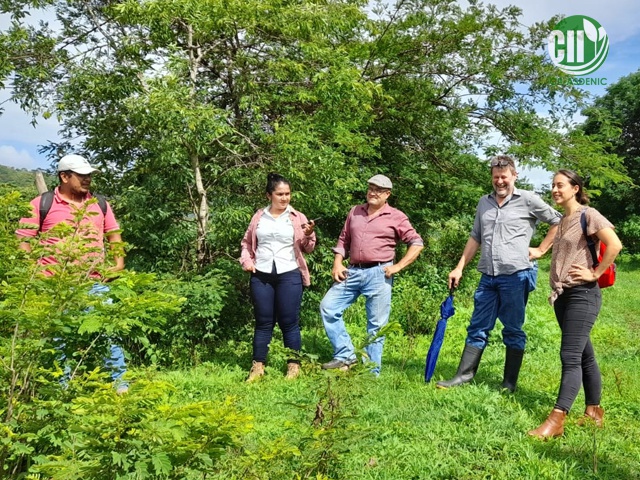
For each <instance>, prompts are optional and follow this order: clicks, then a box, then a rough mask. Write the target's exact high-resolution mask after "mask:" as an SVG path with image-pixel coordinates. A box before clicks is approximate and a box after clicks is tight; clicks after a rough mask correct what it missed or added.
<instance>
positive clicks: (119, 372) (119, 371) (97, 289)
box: [53, 283, 129, 387]
mask: <svg viewBox="0 0 640 480" xmlns="http://www.w3.org/2000/svg"><path fill="white" fill-rule="evenodd" d="M107 293H109V287H107V286H106V285H104V284H102V283H94V284H93V286H92V287H91V290H89V295H99V296H102V295H106V294H107ZM104 303H105V304H107V305H109V304H111V303H113V299H111V298H107V299H105V300H104ZM91 309H93V307H89V308H87V309H86V310H85V312H89V311H91ZM53 340H54V342H55V343H56V344H57V346H56V347H55V348H56V350H62V349H64V346H65V344H64V341H63V340H62V339H61V338H54V339H53ZM66 359H67V357H66V355H65V354H64V353H62V354H61V355H60V357H59V361H60V362H61V363H64V362H65V361H66ZM104 367H105V369H106V370H108V371H110V372H111V380H113V382H114V384H115V386H116V387H128V386H129V384H128V383H127V382H124V381H123V380H122V376H123V375H124V374H125V373H126V372H127V364H126V361H125V356H124V350H122V347H121V346H120V345H117V344H116V343H113V341H112V339H109V357H105V358H104ZM70 374H71V368H70V367H69V365H66V366H65V367H64V374H63V376H62V379H61V383H62V384H63V385H67V384H68V382H69V377H70Z"/></svg>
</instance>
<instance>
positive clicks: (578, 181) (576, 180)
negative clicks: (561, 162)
mask: <svg viewBox="0 0 640 480" xmlns="http://www.w3.org/2000/svg"><path fill="white" fill-rule="evenodd" d="M556 175H564V176H565V177H567V178H568V179H569V183H570V184H571V185H573V186H576V185H577V186H578V192H577V193H576V200H577V201H578V203H579V204H580V205H589V197H588V196H587V194H586V192H585V191H584V180H582V177H581V176H580V175H578V174H577V173H576V172H574V171H573V170H567V169H565V168H561V169H560V170H558V171H557V172H556ZM554 177H555V175H554Z"/></svg>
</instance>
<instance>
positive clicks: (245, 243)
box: [240, 207, 316, 287]
mask: <svg viewBox="0 0 640 480" xmlns="http://www.w3.org/2000/svg"><path fill="white" fill-rule="evenodd" d="M263 213H264V208H261V209H260V210H258V211H257V212H256V213H255V215H254V216H253V218H252V219H251V222H250V223H249V228H247V231H246V232H245V234H244V238H243V239H242V242H241V243H240V245H241V247H242V250H241V252H240V264H241V265H242V268H247V267H249V266H250V265H251V264H254V263H255V258H256V247H257V245H258V239H257V236H256V230H257V229H258V222H259V221H260V217H262V214H263ZM290 215H291V222H292V223H293V252H294V255H295V257H296V263H297V264H298V268H299V269H300V273H301V275H302V284H303V285H304V286H305V287H308V286H309V285H311V276H310V275H309V267H307V262H306V260H305V259H304V256H303V255H302V254H303V253H311V252H313V249H314V248H315V247H316V234H315V232H313V233H312V234H311V235H309V236H306V235H305V234H304V232H303V231H302V225H303V224H305V223H307V222H308V221H309V220H308V219H307V217H306V216H305V215H304V213H302V212H298V211H297V210H296V209H294V208H293V207H291V213H290Z"/></svg>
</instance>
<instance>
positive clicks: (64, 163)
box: [58, 155, 100, 175]
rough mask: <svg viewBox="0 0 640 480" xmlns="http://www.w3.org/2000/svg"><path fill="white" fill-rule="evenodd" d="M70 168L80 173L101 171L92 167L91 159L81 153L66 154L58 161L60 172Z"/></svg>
mask: <svg viewBox="0 0 640 480" xmlns="http://www.w3.org/2000/svg"><path fill="white" fill-rule="evenodd" d="M69 170H71V171H72V172H75V173H79V174H80V175H87V174H89V173H93V172H99V171H100V170H98V169H97V168H94V167H92V166H91V164H90V163H89V161H88V160H87V159H86V158H84V157H82V156H80V155H65V156H64V157H62V158H61V159H60V161H59V162H58V172H66V171H69Z"/></svg>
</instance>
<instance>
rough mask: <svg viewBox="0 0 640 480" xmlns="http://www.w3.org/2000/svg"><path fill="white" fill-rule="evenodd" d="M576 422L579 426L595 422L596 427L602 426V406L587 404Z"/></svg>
mask: <svg viewBox="0 0 640 480" xmlns="http://www.w3.org/2000/svg"><path fill="white" fill-rule="evenodd" d="M576 423H577V424H578V425H579V426H581V427H582V426H583V425H586V424H588V423H595V424H596V427H599V428H602V426H603V425H604V408H602V407H601V406H600V405H587V408H586V409H585V411H584V416H583V417H582V418H579V419H578V421H577V422H576Z"/></svg>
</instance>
